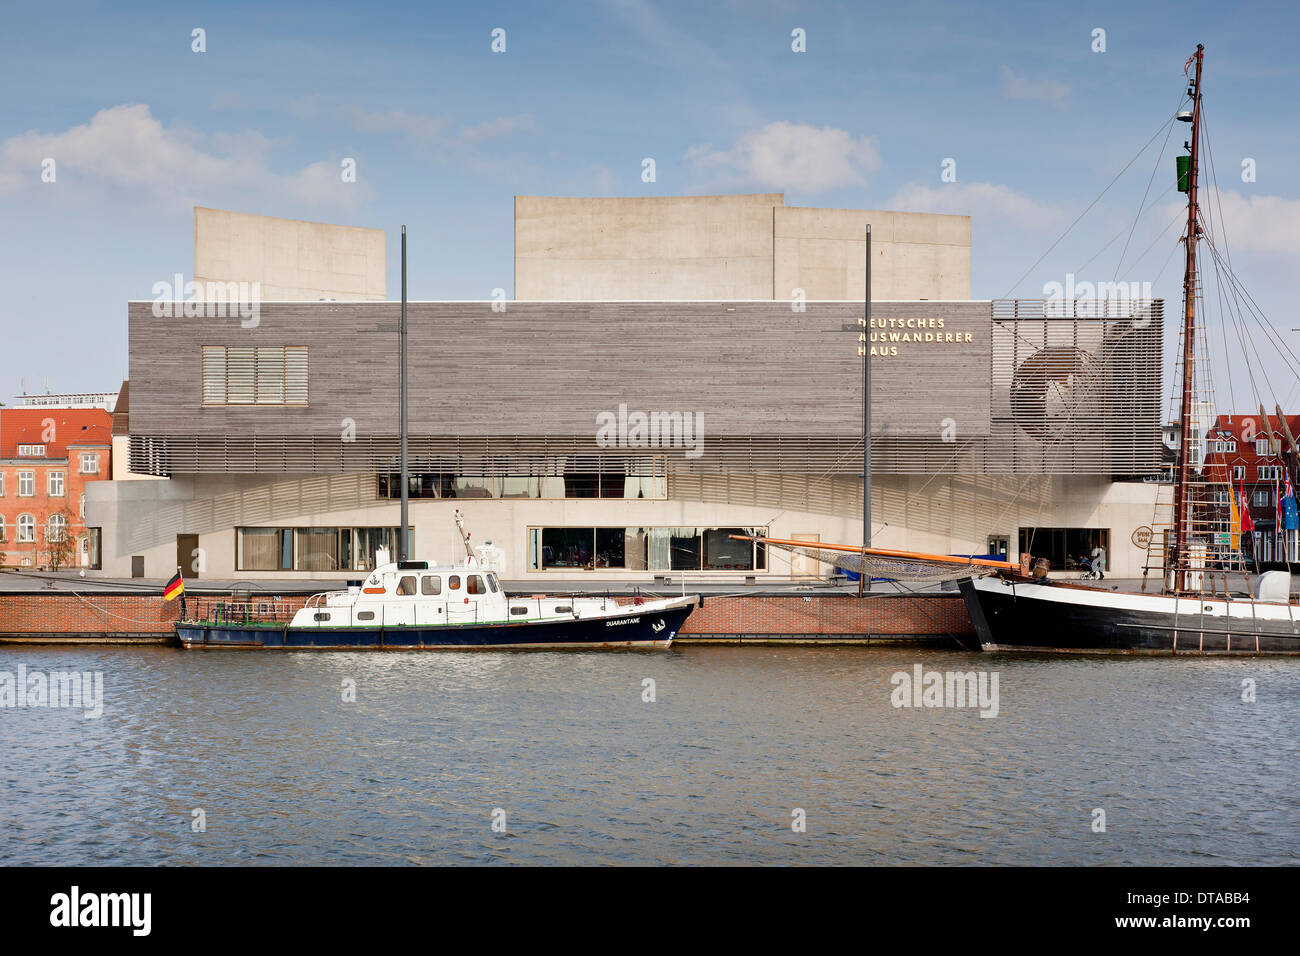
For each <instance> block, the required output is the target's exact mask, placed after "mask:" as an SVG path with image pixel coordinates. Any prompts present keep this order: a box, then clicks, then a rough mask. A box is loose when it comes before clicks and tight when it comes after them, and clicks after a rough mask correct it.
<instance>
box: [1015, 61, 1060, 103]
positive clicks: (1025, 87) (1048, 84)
mask: <svg viewBox="0 0 1300 956" xmlns="http://www.w3.org/2000/svg"><path fill="white" fill-rule="evenodd" d="M1069 95H1070V86H1069V84H1068V83H1058V82H1056V81H1055V80H1032V79H1030V78H1029V77H1028V76H1024V75H1022V74H1019V73H1017V72H1016V71H1015V70H1013V69H1011V67H1009V66H1003V67H1002V98H1003V99H1007V100H1035V101H1038V102H1041V103H1046V104H1047V105H1048V106H1050V107H1052V109H1057V110H1063V109H1065V108H1066V104H1065V100H1066V98H1067V97H1068V96H1069Z"/></svg>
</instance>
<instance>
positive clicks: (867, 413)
mask: <svg viewBox="0 0 1300 956" xmlns="http://www.w3.org/2000/svg"><path fill="white" fill-rule="evenodd" d="M866 266H867V268H866V283H865V291H864V293H863V296H862V314H863V316H864V322H865V325H866V330H865V331H866V336H867V347H866V350H865V351H864V352H863V353H862V547H863V549H864V552H863V555H862V557H863V562H862V564H863V567H862V571H861V576H860V577H859V579H858V584H859V587H858V590H859V592H861V591H864V590H866V591H869V590H871V574H870V573H869V572H868V571H867V568H866V563H867V562H866V553H865V549H866V548H869V547H871V224H870V223H868V224H867V260H866Z"/></svg>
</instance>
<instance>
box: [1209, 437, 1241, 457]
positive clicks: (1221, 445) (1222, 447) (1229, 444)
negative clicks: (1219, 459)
mask: <svg viewBox="0 0 1300 956" xmlns="http://www.w3.org/2000/svg"><path fill="white" fill-rule="evenodd" d="M1212 444H1213V445H1214V448H1213V451H1215V452H1218V453H1220V454H1229V453H1232V452H1235V451H1236V450H1237V443H1236V441H1235V440H1234V441H1216V442H1213V443H1212Z"/></svg>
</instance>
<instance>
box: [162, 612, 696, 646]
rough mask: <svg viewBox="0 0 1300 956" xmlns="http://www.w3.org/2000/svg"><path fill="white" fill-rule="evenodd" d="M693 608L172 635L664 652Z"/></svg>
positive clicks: (208, 641)
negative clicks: (500, 620) (493, 620)
mask: <svg viewBox="0 0 1300 956" xmlns="http://www.w3.org/2000/svg"><path fill="white" fill-rule="evenodd" d="M694 607H695V604H694V603H693V602H692V603H690V604H681V605H676V606H673V607H670V608H666V609H665V608H658V609H654V610H651V611H646V612H631V613H628V614H620V615H617V616H615V617H597V618H580V619H577V620H562V621H534V622H527V621H520V622H517V623H498V624H443V625H437V626H429V627H424V626H418V625H416V626H406V625H389V626H380V627H346V628H344V627H339V628H331V627H287V626H284V625H258V624H249V625H232V624H214V623H193V622H183V623H179V624H177V625H176V636H177V637H178V638H179V639H180V642H181V645H182V646H184V647H186V648H189V649H203V650H213V649H225V648H230V649H239V648H245V649H262V648H273V649H280V650H348V651H355V650H426V649H439V648H459V649H464V650H472V649H488V650H493V649H495V650H510V649H525V648H603V647H668V646H669V645H670V644H672V640H673V638H674V637H676V636H677V633H678V631H680V630H681V627H682V624H683V623H685V621H686V618H687V617H689V616H690V613H691V611H692V610H693V609H694Z"/></svg>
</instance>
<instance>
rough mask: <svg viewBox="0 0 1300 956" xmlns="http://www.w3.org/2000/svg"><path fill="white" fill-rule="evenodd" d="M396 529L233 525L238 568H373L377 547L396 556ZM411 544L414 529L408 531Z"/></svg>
mask: <svg viewBox="0 0 1300 956" xmlns="http://www.w3.org/2000/svg"><path fill="white" fill-rule="evenodd" d="M397 538H398V535H397V529H396V528H236V529H235V562H236V563H235V567H236V568H237V569H238V570H240V571H372V570H374V567H375V558H376V555H377V553H378V551H379V549H380V548H387V549H388V554H389V560H396V559H397V544H398V540H397ZM411 545H412V547H414V545H415V532H414V530H412V531H411Z"/></svg>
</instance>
